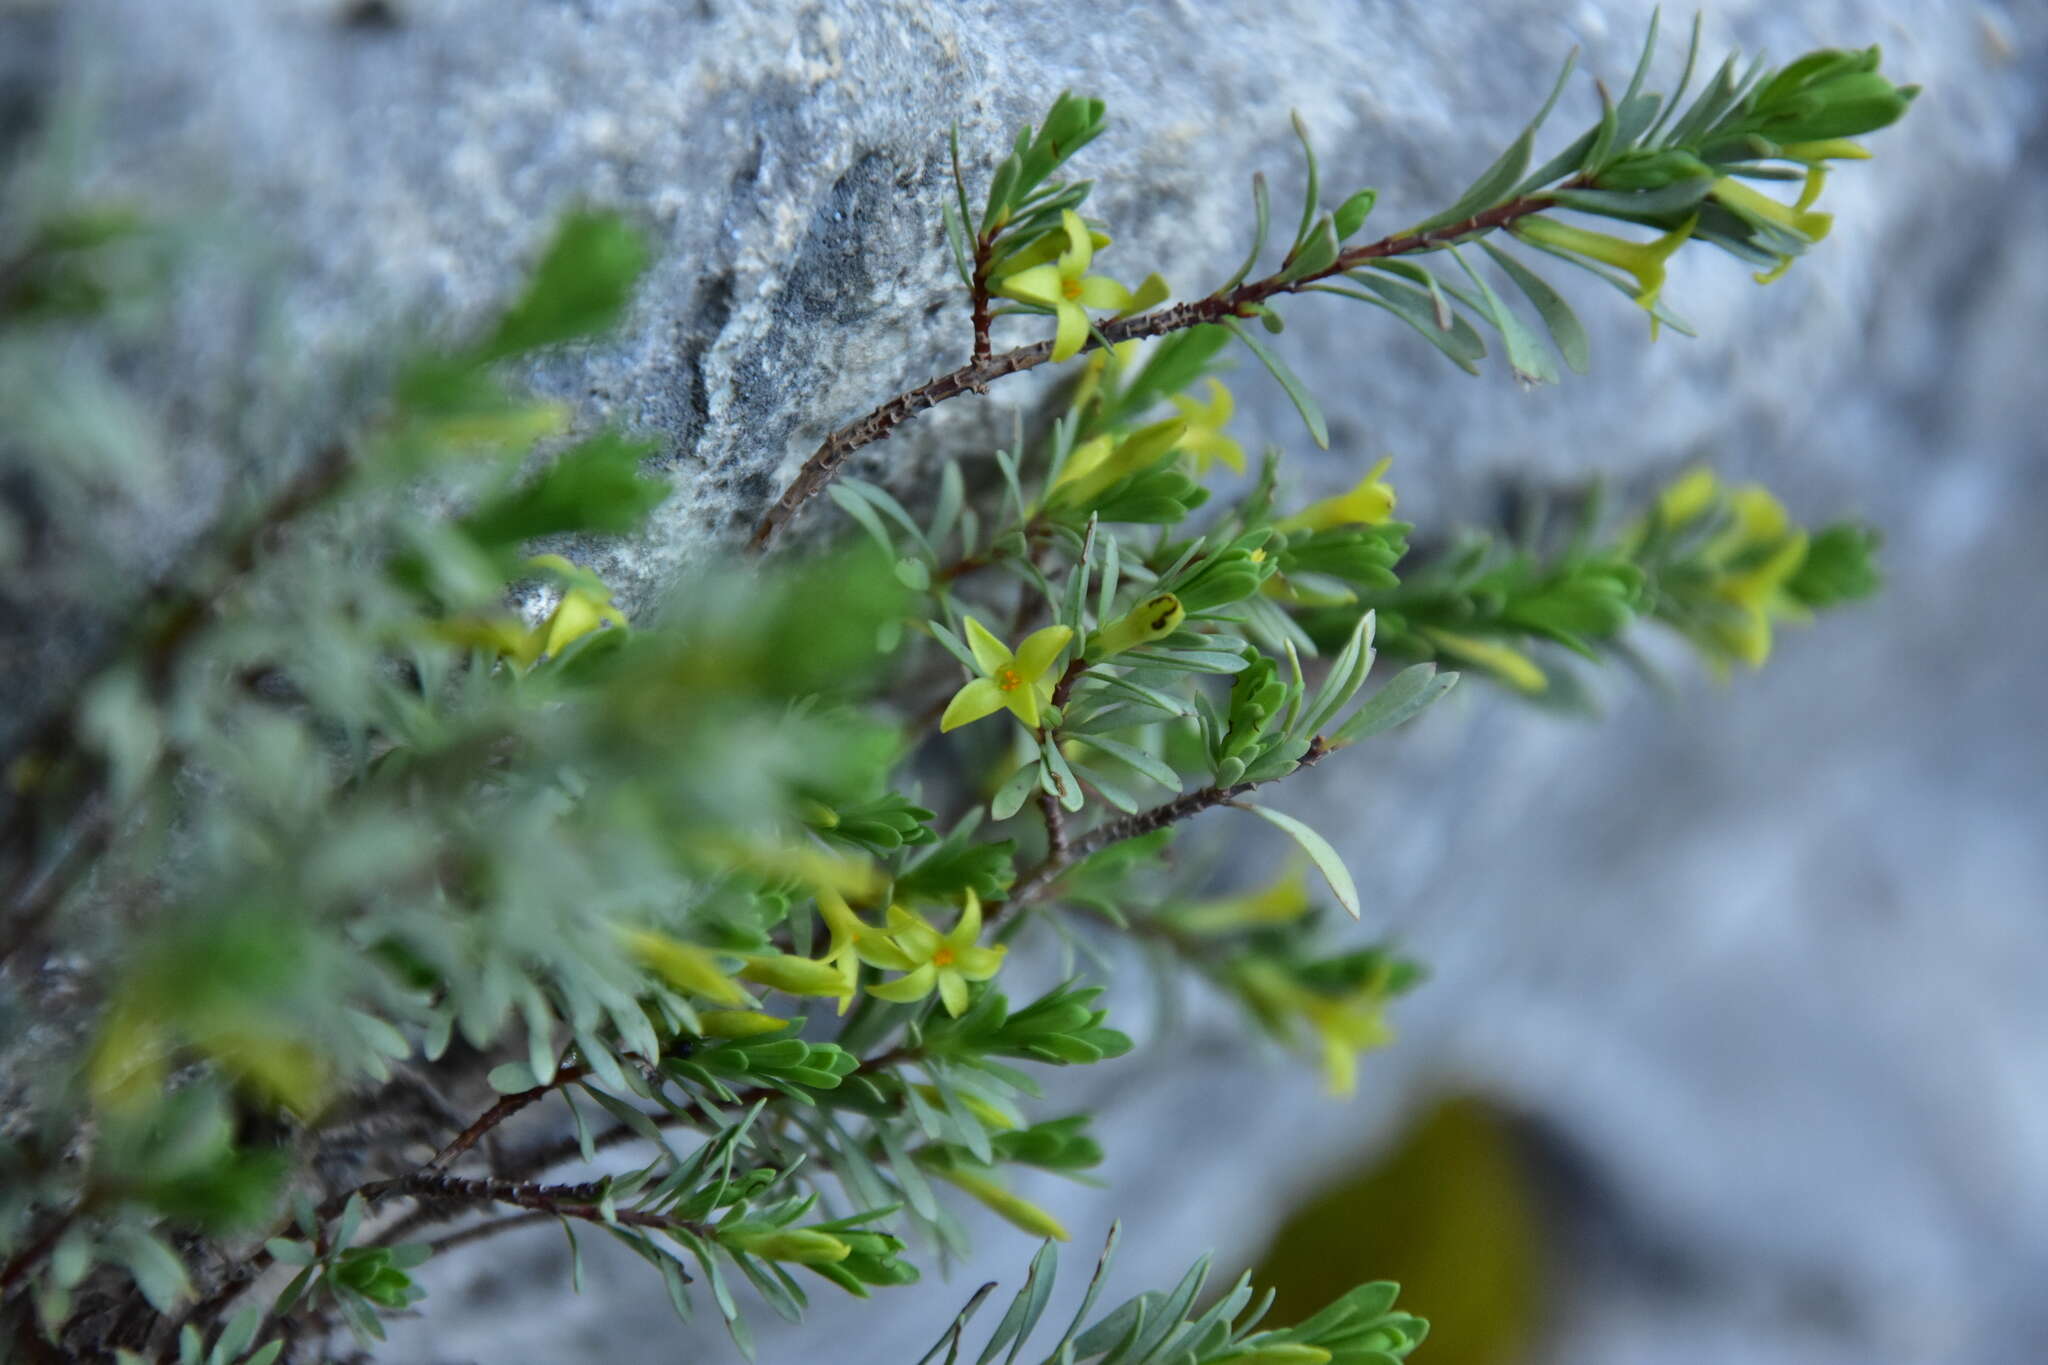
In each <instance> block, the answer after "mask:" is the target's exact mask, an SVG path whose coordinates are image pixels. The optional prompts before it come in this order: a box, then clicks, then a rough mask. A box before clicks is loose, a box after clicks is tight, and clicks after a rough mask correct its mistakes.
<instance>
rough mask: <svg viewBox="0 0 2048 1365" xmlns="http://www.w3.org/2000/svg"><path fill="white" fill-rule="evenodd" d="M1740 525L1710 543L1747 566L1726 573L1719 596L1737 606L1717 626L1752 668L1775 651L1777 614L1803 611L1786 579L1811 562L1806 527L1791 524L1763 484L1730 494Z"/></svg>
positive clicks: (1715, 555) (1723, 556)
mask: <svg viewBox="0 0 2048 1365" xmlns="http://www.w3.org/2000/svg"><path fill="white" fill-rule="evenodd" d="M1728 505H1729V508H1730V510H1731V511H1732V512H1733V513H1734V516H1735V524H1734V525H1733V526H1732V527H1730V528H1729V529H1728V530H1727V531H1726V532H1724V533H1722V534H1721V535H1720V536H1719V537H1717V538H1716V539H1715V541H1714V543H1713V545H1711V546H1709V547H1708V550H1707V553H1708V556H1709V557H1710V558H1712V559H1714V560H1716V561H1718V562H1720V563H1722V564H1728V565H1734V564H1738V563H1739V564H1741V565H1742V566H1743V567H1741V568H1739V569H1733V570H1732V571H1730V572H1728V573H1726V574H1724V575H1723V576H1722V578H1721V579H1720V581H1719V582H1717V583H1716V584H1715V585H1714V592H1715V595H1716V596H1718V597H1720V599H1721V600H1722V601H1724V602H1726V603H1727V604H1728V605H1729V606H1731V607H1733V608H1734V609H1735V618H1734V620H1732V621H1731V622H1729V623H1727V624H1724V625H1721V626H1718V627H1716V629H1715V631H1714V635H1715V637H1716V639H1717V640H1718V641H1719V642H1720V644H1721V645H1722V647H1723V648H1725V649H1727V650H1728V652H1729V653H1731V654H1733V655H1734V656H1735V657H1736V658H1738V659H1740V660H1742V662H1744V663H1745V664H1748V665H1749V666H1750V667H1751V668H1761V667H1762V666H1763V664H1764V661H1765V660H1767V659H1768V658H1770V655H1771V621H1772V619H1773V618H1774V617H1792V618H1798V617H1800V616H1803V615H1804V613H1803V612H1801V611H1800V610H1799V609H1798V608H1797V607H1796V606H1795V605H1794V604H1793V603H1792V601H1791V600H1790V599H1789V598H1788V597H1787V596H1786V595H1785V584H1786V583H1787V582H1789V581H1790V580H1791V578H1792V576H1793V575H1794V574H1796V573H1798V572H1799V566H1800V565H1801V564H1803V563H1805V562H1806V532H1805V531H1804V530H1802V529H1801V528H1799V527H1798V526H1795V525H1793V524H1792V518H1791V517H1790V516H1789V515H1787V513H1786V511H1785V507H1784V504H1782V503H1780V502H1779V501H1778V500H1777V499H1776V498H1774V497H1772V496H1771V494H1770V493H1769V492H1768V491H1767V490H1766V489H1764V488H1762V487H1761V486H1759V485H1756V484H1748V485H1745V486H1743V487H1741V488H1737V489H1735V490H1734V491H1733V492H1731V493H1730V494H1729V495H1728Z"/></svg>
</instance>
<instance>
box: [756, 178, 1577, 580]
mask: <svg viewBox="0 0 2048 1365" xmlns="http://www.w3.org/2000/svg"><path fill="white" fill-rule="evenodd" d="M1580 183H1581V181H1580V179H1574V180H1571V181H1568V182H1566V183H1565V184H1564V185H1563V186H1560V188H1562V189H1574V188H1577V187H1578V186H1579V185H1580ZM1555 203H1556V200H1555V198H1554V197H1553V196H1552V194H1551V193H1550V192H1545V193H1542V194H1528V195H1522V196H1520V197H1518V198H1515V199H1510V200H1508V201H1507V202H1505V203H1502V204H1496V205H1494V206H1493V207H1492V208H1490V209H1487V210H1485V211H1484V212H1482V213H1476V214H1474V215H1472V216H1471V217H1470V218H1466V219H1463V220H1461V221H1459V222H1456V223H1446V224H1445V225H1443V226H1442V227H1436V228H1429V229H1427V230H1425V231H1421V232H1404V233H1396V234H1395V235H1393V236H1391V237H1382V238H1381V239H1380V240H1378V241H1376V242H1366V243H1364V244H1363V245H1360V246H1355V247H1351V248H1349V249H1348V250H1345V251H1341V252H1339V253H1338V254H1337V258H1336V259H1335V260H1334V261H1332V262H1331V263H1330V264H1329V265H1328V266H1326V267H1324V268H1323V269H1321V270H1318V271H1315V272H1313V273H1311V274H1306V275H1302V276H1299V277H1297V278H1295V279H1288V278H1286V271H1285V270H1284V268H1283V269H1282V270H1281V271H1279V272H1276V273H1274V274H1272V275H1268V276H1266V277H1265V278H1263V279H1258V280H1252V281H1249V282H1247V283H1245V284H1241V285H1238V286H1237V287H1236V288H1234V289H1228V290H1225V291H1222V292H1220V293H1216V294H1211V295H1210V296H1209V297H1207V298H1203V299H1194V300H1191V301H1189V302H1186V303H1176V304H1173V305H1171V306H1169V307H1165V308H1157V309H1154V310H1153V311H1151V312H1149V313H1140V314H1139V315H1137V316H1136V317H1129V318H1120V319H1118V320H1116V321H1113V322H1110V323H1107V324H1105V325H1104V326H1103V327H1102V328H1100V329H1099V331H1097V332H1096V333H1095V334H1094V335H1092V336H1091V337H1090V338H1089V339H1088V342H1087V344H1086V345H1085V346H1084V347H1083V348H1082V349H1083V352H1084V353H1085V352H1086V351H1089V350H1095V349H1098V348H1100V347H1102V346H1103V345H1105V344H1107V345H1111V346H1114V345H1116V344H1117V343H1119V342H1124V341H1135V340H1140V339H1143V338H1146V337H1160V336H1165V335H1167V334H1168V333H1171V332H1179V331H1183V330H1185V329H1187V328H1189V327H1200V326H1203V325H1204V324H1210V323H1220V322H1222V321H1224V320H1225V319H1226V318H1243V317H1251V316H1253V315H1254V310H1255V309H1256V307H1257V305H1259V304H1261V303H1263V302H1265V301H1266V300H1267V299H1270V298H1273V297H1275V296H1277V295H1280V294H1295V293H1299V292H1301V291H1302V290H1304V289H1306V288H1308V287H1309V286H1311V285H1314V284H1316V283H1318V282H1320V281H1322V280H1326V279H1328V278H1329V277H1330V276H1332V275H1341V274H1343V273H1344V272H1345V271H1347V270H1352V269H1356V268H1357V267H1358V266H1361V265H1364V264H1365V263H1366V262H1368V261H1377V260H1385V259H1387V258H1388V257H1392V256H1411V255H1415V254H1418V253H1420V252H1425V251H1436V250H1440V249H1442V248H1443V247H1446V246H1450V245H1453V244H1455V243H1457V242H1458V241H1460V240H1462V239H1464V238H1467V237H1473V236H1477V235H1478V234H1480V233H1483V232H1491V231H1494V230H1495V229H1498V228H1502V227H1506V226H1507V225H1508V224H1509V223H1512V222H1514V221H1515V220H1516V219H1518V218H1526V217H1528V216H1529V215H1530V214H1534V213H1541V212H1543V211H1544V210H1546V209H1548V208H1551V207H1553V206H1554V205H1555ZM977 254H979V252H977ZM980 269H985V267H977V270H978V271H979V270H980ZM976 278H977V280H979V279H980V275H979V273H977V276H976ZM981 284H982V285H983V286H984V288H985V285H986V281H981ZM975 297H976V299H977V300H978V301H979V303H978V307H977V310H976V318H975V344H976V350H977V355H976V356H975V358H973V359H971V360H969V361H968V363H966V364H965V365H962V366H960V367H959V368H958V369H956V370H952V371H949V372H948V373H946V374H942V375H939V376H938V377H937V378H934V379H928V380H926V381H925V382H924V383H923V384H920V385H918V386H917V387H916V388H914V389H911V390H909V391H907V392H905V393H900V394H898V395H896V396H895V397H894V398H891V399H890V400H889V401H888V402H886V403H884V404H882V405H881V406H880V407H878V408H876V409H875V410H874V411H873V412H870V413H869V414H867V416H865V417H862V418H859V419H858V420H856V421H853V422H849V423H848V424H847V425H845V426H843V427H841V428H839V430H837V431H835V432H833V433H832V434H831V435H829V436H827V437H826V438H825V439H824V441H823V442H822V443H820V444H819V446H818V448H817V450H815V451H813V452H812V454H811V457H810V458H809V459H808V460H805V461H804V464H803V468H802V469H800V470H798V471H797V476H796V478H795V479H793V480H791V481H790V485H789V487H788V488H786V489H784V490H783V493H782V496H781V497H779V498H777V499H776V500H775V502H774V503H773V505H771V506H770V507H769V508H768V511H767V513H766V515H764V516H763V517H762V518H761V523H760V525H759V526H757V527H755V528H754V535H753V539H752V540H751V542H750V545H751V547H752V548H753V549H755V550H765V549H767V548H768V546H769V545H770V544H771V543H772V542H773V541H774V539H775V537H776V536H777V535H779V534H780V533H781V531H782V529H783V527H784V526H786V525H787V524H788V522H789V521H790V519H791V518H792V517H794V516H795V515H796V514H797V512H798V511H800V510H801V509H802V508H803V506H804V504H805V503H807V502H809V501H810V500H811V499H812V498H814V497H816V496H817V495H818V494H819V493H821V492H823V491H824V490H825V486H826V485H827V484H829V483H831V482H832V477H833V475H834V474H836V473H837V472H838V470H839V467H840V466H841V465H842V464H844V463H845V462H846V459H847V457H848V456H849V455H851V454H853V452H855V451H856V450H859V449H861V448H862V447H863V446H868V445H872V444H874V443H875V442H876V441H881V440H886V439H888V436H889V434H890V433H891V432H892V431H894V430H895V429H896V428H897V427H899V426H901V425H902V424H903V423H904V422H907V421H909V420H910V419H911V418H912V417H915V416H916V415H917V414H918V413H920V412H923V411H924V410H925V409H927V408H934V407H937V406H938V405H939V404H941V403H944V402H948V401H950V400H952V399H955V398H958V397H960V396H961V395H962V394H966V393H985V392H987V390H988V386H989V384H990V383H991V382H993V381H994V380H997V379H1001V378H1002V377H1004V376H1005V375H1011V374H1019V373H1022V372H1023V371H1025V370H1030V369H1036V368H1037V367H1038V366H1040V365H1043V364H1044V363H1045V362H1046V361H1048V360H1050V359H1051V358H1052V347H1053V344H1052V342H1050V341H1039V342H1034V343H1032V344H1031V345H1029V346H1019V347H1016V348H1015V349H1013V350H1008V351H1004V352H1003V353H1002V354H1000V355H989V356H983V355H980V354H978V352H979V350H980V348H981V347H982V345H983V344H984V343H985V340H986V337H987V326H986V323H985V320H984V319H983V318H982V316H981V313H982V312H983V311H985V309H986V306H987V305H986V301H985V298H984V294H983V292H982V291H980V290H977V292H976V294H975Z"/></svg>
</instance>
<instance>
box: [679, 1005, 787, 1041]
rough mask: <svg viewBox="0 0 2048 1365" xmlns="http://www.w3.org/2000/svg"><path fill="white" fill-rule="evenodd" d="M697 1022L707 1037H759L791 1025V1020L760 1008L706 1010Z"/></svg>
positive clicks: (698, 1017)
mask: <svg viewBox="0 0 2048 1365" xmlns="http://www.w3.org/2000/svg"><path fill="white" fill-rule="evenodd" d="M697 1023H698V1024H699V1025H700V1026H701V1027H702V1030H703V1036H704V1037H706V1038H758V1037H760V1036H761V1035H762V1034H764V1033H774V1032H776V1031H777V1030H778V1029H783V1028H787V1027H788V1026H789V1020H787V1019H780V1018H777V1017H776V1016H775V1015H772V1014H762V1013H761V1012H760V1011H758V1010H705V1011H703V1012H702V1013H700V1014H699V1015H698V1016H697Z"/></svg>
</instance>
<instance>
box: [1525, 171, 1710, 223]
mask: <svg viewBox="0 0 2048 1365" xmlns="http://www.w3.org/2000/svg"><path fill="white" fill-rule="evenodd" d="M1713 188H1714V182H1713V179H1712V178H1711V177H1708V176H1693V177H1691V178H1690V179H1685V180H1674V181H1672V182H1671V183H1669V184H1667V185H1660V186H1658V187H1657V188H1656V189H1653V190H1552V191H1551V192H1550V198H1552V199H1554V200H1556V201H1557V204H1558V207H1559V208H1567V209H1577V210H1579V211H1580V212H1581V213H1596V214H1599V215H1600V216H1601V217H1603V218H1619V219H1622V220H1623V221H1625V222H1631V223H1641V222H1649V221H1652V220H1656V219H1662V218H1665V217H1668V216H1669V215H1671V214H1674V213H1684V212H1686V211H1687V210H1689V209H1691V208H1692V207H1694V206H1695V205H1697V204H1698V203H1699V202H1700V201H1701V200H1702V199H1705V198H1706V197H1707V192H1708V191H1710V190H1712V189H1713Z"/></svg>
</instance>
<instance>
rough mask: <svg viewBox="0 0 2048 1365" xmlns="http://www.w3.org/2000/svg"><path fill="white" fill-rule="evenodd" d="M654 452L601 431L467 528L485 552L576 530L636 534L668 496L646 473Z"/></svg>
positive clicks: (648, 445) (473, 517) (487, 507)
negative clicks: (643, 467) (645, 465)
mask: <svg viewBox="0 0 2048 1365" xmlns="http://www.w3.org/2000/svg"><path fill="white" fill-rule="evenodd" d="M654 451H655V446H654V444H653V442H651V441H636V440H630V439H628V438H627V437H625V436H623V435H621V434H620V433H618V432H616V431H604V432H600V433H599V434H598V435H596V436H593V437H592V438H591V439H589V440H587V441H584V442H582V443H581V444H579V445H576V446H572V447H570V448H569V449H568V450H566V451H564V452H562V454H561V455H560V456H559V457H557V458H556V460H555V461H554V463H553V464H551V465H549V466H548V467H547V468H546V469H545V470H543V471H541V473H540V474H539V476H537V477H536V478H535V479H534V480H533V481H532V482H530V483H528V484H526V485H525V486H524V487H522V488H519V489H516V490H514V491H512V492H510V493H506V494H504V495H502V496H499V497H496V498H493V499H491V500H490V501H489V502H487V503H485V504H484V505H483V506H481V507H479V508H478V509H477V510H476V511H475V512H473V513H471V514H470V515H469V516H468V517H465V518H464V519H463V521H462V523H461V525H462V529H463V530H464V531H466V532H468V534H469V535H470V537H471V538H472V539H474V540H475V541H476V542H477V544H479V545H481V546H483V547H484V548H485V549H495V548H498V547H500V546H513V545H518V544H520V543H521V542H523V541H528V540H532V539H534V538H536V537H538V536H551V535H560V534H562V533H564V532H572V531H574V532H586V533H594V534H598V535H619V534H622V533H624V532H627V531H631V530H633V529H634V528H635V527H637V526H638V525H639V524H640V523H641V521H642V520H643V519H644V518H645V517H646V515H647V514H648V513H649V512H651V511H653V510H654V509H655V508H656V507H657V506H659V505H660V504H661V501H662V499H663V498H665V497H667V496H668V486H667V484H666V483H664V482H663V481H661V480H659V479H649V478H644V477H642V475H641V473H640V463H641V461H643V460H645V459H646V458H647V457H648V456H650V455H652V454H653V453H654Z"/></svg>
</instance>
